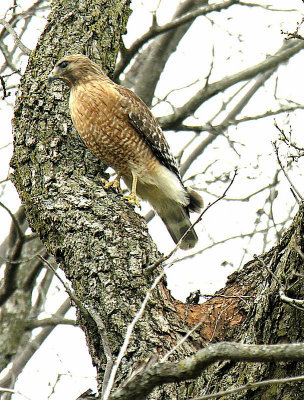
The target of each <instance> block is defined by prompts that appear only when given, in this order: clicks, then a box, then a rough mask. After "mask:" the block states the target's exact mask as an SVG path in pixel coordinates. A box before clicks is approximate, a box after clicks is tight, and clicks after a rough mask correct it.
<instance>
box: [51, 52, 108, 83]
mask: <svg viewBox="0 0 304 400" xmlns="http://www.w3.org/2000/svg"><path fill="white" fill-rule="evenodd" d="M92 76H93V77H94V76H98V77H99V78H100V77H105V74H104V73H103V71H102V69H101V68H100V67H99V66H98V65H97V64H96V63H94V62H93V61H91V60H90V59H89V58H88V57H87V56H84V55H83V54H75V55H72V56H67V57H64V58H62V59H61V60H59V61H58V62H57V63H56V65H55V67H54V68H53V70H52V72H51V73H50V75H49V76H48V81H49V82H51V81H53V80H55V79H60V80H62V81H63V82H65V83H66V84H67V85H68V86H70V87H72V86H73V85H75V84H77V83H79V82H80V81H81V80H83V79H88V77H92Z"/></svg>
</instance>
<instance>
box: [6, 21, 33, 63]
mask: <svg viewBox="0 0 304 400" xmlns="http://www.w3.org/2000/svg"><path fill="white" fill-rule="evenodd" d="M0 24H1V25H3V26H4V27H5V29H6V30H7V31H8V32H9V33H10V34H11V35H12V36H13V39H14V42H15V44H16V45H17V46H18V47H19V49H20V50H21V51H22V52H23V53H24V54H25V55H27V56H30V54H31V50H30V49H29V48H28V47H26V46H25V45H24V44H23V43H22V42H21V40H20V39H19V36H18V35H17V33H16V32H15V30H14V29H13V28H12V26H11V25H10V24H9V23H8V22H7V21H5V19H3V18H0Z"/></svg>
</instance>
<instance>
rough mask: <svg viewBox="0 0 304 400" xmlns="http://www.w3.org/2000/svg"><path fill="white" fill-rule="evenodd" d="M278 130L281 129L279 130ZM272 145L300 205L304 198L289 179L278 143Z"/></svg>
mask: <svg viewBox="0 0 304 400" xmlns="http://www.w3.org/2000/svg"><path fill="white" fill-rule="evenodd" d="M275 126H276V127H277V128H278V125H277V124H275ZM278 129H279V128H278ZM272 144H273V147H274V151H275V154H276V156H277V161H278V164H279V166H280V168H281V170H282V172H283V174H284V175H285V177H286V179H287V180H288V182H289V184H290V187H291V189H292V192H293V194H294V196H295V199H296V201H297V203H298V204H300V202H301V201H303V197H302V195H301V194H300V192H299V191H298V190H297V189H296V187H295V186H294V184H293V183H292V181H291V179H290V178H289V176H288V174H287V172H286V170H285V168H284V167H283V165H282V163H281V160H280V156H279V149H278V145H277V143H276V142H273V143H272Z"/></svg>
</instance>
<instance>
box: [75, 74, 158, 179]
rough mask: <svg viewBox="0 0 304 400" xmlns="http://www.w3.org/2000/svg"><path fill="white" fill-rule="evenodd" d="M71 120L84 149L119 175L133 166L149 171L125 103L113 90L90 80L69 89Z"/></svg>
mask: <svg viewBox="0 0 304 400" xmlns="http://www.w3.org/2000/svg"><path fill="white" fill-rule="evenodd" d="M70 111H71V117H72V120H73V123H74V126H75V128H76V130H77V131H78V133H79V135H80V136H81V138H82V140H83V141H84V142H85V144H86V145H87V146H88V148H89V149H90V150H91V151H92V152H93V153H94V154H95V155H96V156H97V157H98V158H100V159H101V160H102V161H104V162H105V163H106V164H108V165H109V166H111V167H113V168H114V169H116V170H117V171H120V172H122V173H123V174H127V175H129V174H130V170H131V169H132V168H133V167H134V166H135V167H136V165H138V167H139V162H140V165H145V168H147V167H152V164H153V162H154V161H155V160H154V157H153V154H152V152H151V150H150V148H149V146H148V145H147V143H146V142H145V140H144V139H143V138H142V137H141V136H140V135H139V134H138V133H137V132H136V130H135V129H134V127H133V126H132V125H131V124H130V122H129V120H128V109H127V105H126V102H125V101H124V99H123V97H122V96H121V94H120V93H119V92H118V91H117V90H116V89H115V87H114V86H113V85H112V84H111V83H108V82H107V81H105V82H103V81H100V80H92V81H89V82H87V83H85V84H81V85H77V86H76V87H74V88H72V89H71V95H70Z"/></svg>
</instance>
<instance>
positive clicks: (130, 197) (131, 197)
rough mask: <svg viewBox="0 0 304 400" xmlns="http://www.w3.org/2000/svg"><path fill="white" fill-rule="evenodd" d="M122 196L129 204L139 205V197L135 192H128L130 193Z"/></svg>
mask: <svg viewBox="0 0 304 400" xmlns="http://www.w3.org/2000/svg"><path fill="white" fill-rule="evenodd" d="M123 198H124V199H126V200H127V201H128V203H129V204H131V205H133V206H137V207H140V201H139V198H138V197H137V196H136V194H135V193H130V194H127V195H124V196H123Z"/></svg>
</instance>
